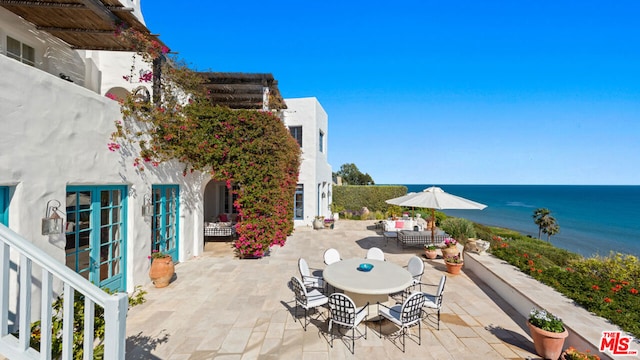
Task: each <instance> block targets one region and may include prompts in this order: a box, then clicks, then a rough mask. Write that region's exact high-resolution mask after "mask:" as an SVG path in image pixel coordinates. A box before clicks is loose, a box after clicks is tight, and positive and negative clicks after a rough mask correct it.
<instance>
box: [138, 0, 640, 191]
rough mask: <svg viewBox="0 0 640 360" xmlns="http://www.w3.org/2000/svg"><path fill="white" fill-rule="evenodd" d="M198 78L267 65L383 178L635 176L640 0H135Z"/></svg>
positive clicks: (583, 180)
mask: <svg viewBox="0 0 640 360" xmlns="http://www.w3.org/2000/svg"><path fill="white" fill-rule="evenodd" d="M142 10H143V15H144V19H145V22H146V24H147V27H148V28H149V29H150V30H151V31H152V32H153V33H155V34H159V35H160V38H161V39H162V40H163V41H164V42H165V43H166V44H167V45H168V46H169V47H170V48H171V49H172V51H174V52H177V53H178V56H179V57H180V58H182V59H184V60H185V61H186V62H187V63H188V64H190V65H191V67H192V68H194V69H196V70H198V71H228V72H256V73H272V74H273V75H274V77H275V78H276V79H277V80H278V82H279V88H280V91H281V93H282V95H283V96H284V97H285V98H298V97H316V98H317V99H318V101H319V102H320V103H321V104H322V106H323V108H324V109H325V111H326V112H327V114H328V115H329V134H328V154H329V162H330V164H331V165H332V167H333V170H334V171H337V170H339V168H340V166H341V165H342V164H345V163H354V164H356V165H357V166H358V168H359V169H360V170H361V171H362V172H366V173H369V174H370V175H371V176H372V178H373V179H374V181H375V182H376V183H378V184H436V185H440V184H631V185H640V46H639V45H640V21H638V14H639V13H640V2H637V1H636V0H621V1H614V2H610V1H588V0H587V1H581V2H575V1H539V0H538V1H506V0H505V1H492V0H485V1H431V0H425V1H398V2H388V1H385V2H382V1H368V2H353V3H352V2H349V1H334V0H325V1H315V2H301V1H279V0H273V1H253V0H251V1H237V2H236V1H224V2H223V1H190V2H186V3H184V4H181V5H177V3H176V2H175V1H171V2H170V1H165V0H143V1H142Z"/></svg>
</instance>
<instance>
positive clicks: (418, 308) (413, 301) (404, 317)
mask: <svg viewBox="0 0 640 360" xmlns="http://www.w3.org/2000/svg"><path fill="white" fill-rule="evenodd" d="M424 301H425V297H424V295H423V294H422V293H421V292H415V293H413V294H411V295H410V296H409V297H408V298H407V300H405V301H404V302H403V303H402V304H401V305H395V306H392V307H388V306H386V305H384V304H380V303H378V314H379V315H381V316H383V317H384V318H386V319H388V320H389V321H391V322H392V323H393V324H395V325H396V326H397V327H398V330H397V331H396V332H397V333H398V334H397V336H396V337H397V338H399V337H401V336H402V340H401V341H400V342H401V343H402V352H404V350H405V343H406V340H405V336H406V334H407V332H408V331H409V328H410V327H412V326H414V325H416V324H418V345H422V337H421V334H420V333H421V330H422V327H421V326H420V323H421V321H420V317H421V316H420V315H422V306H423V304H424ZM379 334H380V337H381V338H382V321H380V332H379ZM409 335H411V334H409Z"/></svg>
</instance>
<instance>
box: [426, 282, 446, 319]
mask: <svg viewBox="0 0 640 360" xmlns="http://www.w3.org/2000/svg"><path fill="white" fill-rule="evenodd" d="M446 282H447V277H446V276H445V275H442V277H441V278H440V283H439V284H438V291H437V292H436V294H435V295H432V294H427V293H424V292H423V293H422V294H423V295H424V297H425V302H424V307H425V308H427V309H432V310H436V311H437V312H438V330H440V309H441V308H442V293H443V292H444V285H445V283H446ZM427 316H428V314H427Z"/></svg>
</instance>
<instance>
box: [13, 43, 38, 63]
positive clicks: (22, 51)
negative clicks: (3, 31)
mask: <svg viewBox="0 0 640 360" xmlns="http://www.w3.org/2000/svg"><path fill="white" fill-rule="evenodd" d="M35 54H36V51H35V50H34V49H33V48H32V47H31V46H29V45H26V44H23V43H21V42H20V41H18V40H16V39H14V38H11V37H9V36H7V56H8V57H10V58H12V59H16V60H18V61H20V62H23V63H25V64H27V65H31V66H35V63H36V55H35Z"/></svg>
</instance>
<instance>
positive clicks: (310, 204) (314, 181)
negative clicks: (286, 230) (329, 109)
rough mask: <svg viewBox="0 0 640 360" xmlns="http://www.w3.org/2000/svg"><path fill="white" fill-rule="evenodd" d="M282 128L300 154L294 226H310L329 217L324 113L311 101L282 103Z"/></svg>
mask: <svg viewBox="0 0 640 360" xmlns="http://www.w3.org/2000/svg"><path fill="white" fill-rule="evenodd" d="M285 102H286V104H287V110H284V112H283V121H284V124H285V125H286V126H287V127H288V128H289V132H290V133H291V135H292V136H293V137H294V138H295V139H296V140H297V141H298V144H300V148H301V150H302V161H301V163H300V175H299V177H298V187H297V190H296V196H295V203H294V226H296V227H300V226H312V223H313V220H314V219H315V217H316V216H324V217H325V218H329V217H331V211H330V209H329V206H330V205H331V198H332V182H331V165H329V162H328V160H327V156H328V146H327V139H328V133H329V131H328V127H329V118H328V116H327V113H326V112H325V110H324V109H323V108H322V105H320V102H318V100H317V99H316V98H315V97H309V98H297V99H285Z"/></svg>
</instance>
